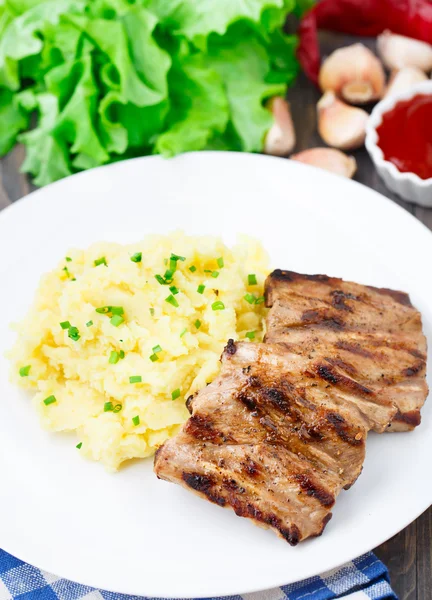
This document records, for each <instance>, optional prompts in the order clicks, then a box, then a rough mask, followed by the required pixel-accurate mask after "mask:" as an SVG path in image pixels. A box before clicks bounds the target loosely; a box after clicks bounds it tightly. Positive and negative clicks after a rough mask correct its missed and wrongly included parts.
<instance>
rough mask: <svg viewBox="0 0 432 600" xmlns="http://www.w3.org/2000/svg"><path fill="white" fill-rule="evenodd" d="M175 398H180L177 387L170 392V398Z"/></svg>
mask: <svg viewBox="0 0 432 600" xmlns="http://www.w3.org/2000/svg"><path fill="white" fill-rule="evenodd" d="M177 398H180V390H179V388H177V389H176V390H174V391H173V392H171V400H177Z"/></svg>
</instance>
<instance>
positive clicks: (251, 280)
mask: <svg viewBox="0 0 432 600" xmlns="http://www.w3.org/2000/svg"><path fill="white" fill-rule="evenodd" d="M257 283H258V282H257V278H256V275H255V274H254V273H251V274H250V275H248V285H257Z"/></svg>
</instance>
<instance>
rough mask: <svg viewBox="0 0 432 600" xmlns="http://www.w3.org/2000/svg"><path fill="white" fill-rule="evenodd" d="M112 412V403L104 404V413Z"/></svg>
mask: <svg viewBox="0 0 432 600" xmlns="http://www.w3.org/2000/svg"><path fill="white" fill-rule="evenodd" d="M112 410H114V406H113V403H112V402H105V404H104V412H110V411H112Z"/></svg>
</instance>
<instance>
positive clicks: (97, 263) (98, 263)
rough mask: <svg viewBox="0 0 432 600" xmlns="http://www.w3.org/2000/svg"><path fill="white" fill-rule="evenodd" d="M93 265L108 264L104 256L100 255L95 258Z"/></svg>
mask: <svg viewBox="0 0 432 600" xmlns="http://www.w3.org/2000/svg"><path fill="white" fill-rule="evenodd" d="M94 265H95V267H98V266H99V265H105V266H106V267H107V266H108V265H107V261H106V258H105V256H102V258H97V259H96V260H95V261H94Z"/></svg>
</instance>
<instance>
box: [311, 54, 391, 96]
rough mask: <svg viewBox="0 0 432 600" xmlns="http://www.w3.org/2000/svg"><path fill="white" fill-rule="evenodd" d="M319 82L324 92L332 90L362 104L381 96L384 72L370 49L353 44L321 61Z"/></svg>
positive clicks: (383, 87) (383, 86)
mask: <svg viewBox="0 0 432 600" xmlns="http://www.w3.org/2000/svg"><path fill="white" fill-rule="evenodd" d="M319 84H320V87H321V89H322V91H323V92H327V91H332V92H335V94H338V95H341V96H342V97H343V98H344V99H345V100H346V101H347V102H350V103H352V104H363V103H366V102H371V101H372V100H379V99H380V98H382V95H383V93H384V89H385V73H384V69H383V66H382V64H381V62H380V61H379V60H378V59H377V57H376V56H375V54H374V53H373V52H372V51H371V50H369V48H366V46H364V45H363V44H353V45H352V46H345V47H344V48H339V49H338V50H335V52H333V53H332V54H330V56H329V57H328V58H326V60H324V62H323V64H322V67H321V70H320V73H319Z"/></svg>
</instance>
